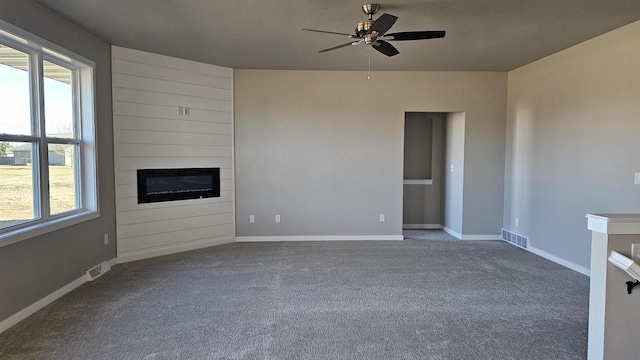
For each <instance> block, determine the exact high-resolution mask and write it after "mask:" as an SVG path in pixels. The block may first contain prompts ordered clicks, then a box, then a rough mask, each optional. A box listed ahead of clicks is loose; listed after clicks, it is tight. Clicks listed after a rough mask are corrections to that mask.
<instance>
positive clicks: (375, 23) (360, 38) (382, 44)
mask: <svg viewBox="0 0 640 360" xmlns="http://www.w3.org/2000/svg"><path fill="white" fill-rule="evenodd" d="M379 9H380V4H364V5H362V11H364V13H365V14H367V15H368V16H369V20H364V21H360V22H359V23H358V24H357V25H356V33H355V34H346V33H340V32H334V31H324V30H314V29H302V30H306V31H313V32H319V33H325V34H334V35H343V36H348V37H349V38H351V39H354V40H352V41H350V42H348V43H345V44H342V45H338V46H334V47H330V48H328V49H324V50H320V51H319V52H327V51H332V50H336V49H340V48H343V47H347V46H349V45H360V44H362V43H365V44H366V45H372V47H373V48H374V49H375V50H378V51H379V52H381V53H383V54H385V55H387V56H394V55H398V54H399V53H400V52H399V51H398V49H396V48H395V47H394V46H393V45H391V44H390V43H388V42H387V41H407V40H425V39H438V38H443V37H444V35H445V32H444V31H404V32H397V33H390V34H387V31H389V29H391V27H392V26H393V24H394V23H395V22H396V20H398V17H397V16H393V15H389V14H386V13H385V14H382V15H380V17H378V18H377V19H376V20H373V15H374V14H375V13H377V12H378V10H379Z"/></svg>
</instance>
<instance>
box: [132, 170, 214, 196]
mask: <svg viewBox="0 0 640 360" xmlns="http://www.w3.org/2000/svg"><path fill="white" fill-rule="evenodd" d="M209 197H220V168H192V169H142V170H138V204H144V203H153V202H161V201H174V200H186V199H201V198H209Z"/></svg>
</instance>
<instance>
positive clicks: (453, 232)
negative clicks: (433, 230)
mask: <svg viewBox="0 0 640 360" xmlns="http://www.w3.org/2000/svg"><path fill="white" fill-rule="evenodd" d="M440 228H441V229H442V231H444V232H446V233H447V234H449V235H452V236H455V237H457V238H458V239H462V234H460V233H459V232H457V231H453V230H451V229H449V228H448V227H446V226H444V225H442V226H441V227H440Z"/></svg>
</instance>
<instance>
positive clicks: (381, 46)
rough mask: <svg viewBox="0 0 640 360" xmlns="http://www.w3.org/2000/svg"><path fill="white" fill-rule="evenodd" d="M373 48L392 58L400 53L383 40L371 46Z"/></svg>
mask: <svg viewBox="0 0 640 360" xmlns="http://www.w3.org/2000/svg"><path fill="white" fill-rule="evenodd" d="M373 48H374V49H376V50H378V51H379V52H381V53H383V54H385V55H387V56H394V55H398V54H400V51H398V49H396V48H395V47H394V46H393V45H391V44H389V43H388V42H386V41H384V40H378V41H376V42H375V43H374V44H373Z"/></svg>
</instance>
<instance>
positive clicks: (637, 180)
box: [633, 172, 640, 185]
mask: <svg viewBox="0 0 640 360" xmlns="http://www.w3.org/2000/svg"><path fill="white" fill-rule="evenodd" d="M633 183H634V184H636V185H640V172H637V173H636V176H635V178H634V181H633Z"/></svg>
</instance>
